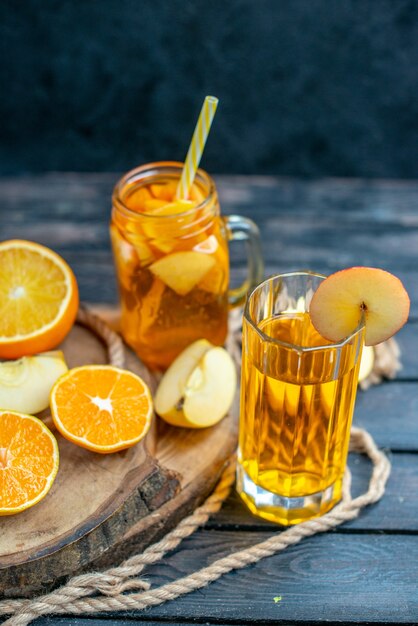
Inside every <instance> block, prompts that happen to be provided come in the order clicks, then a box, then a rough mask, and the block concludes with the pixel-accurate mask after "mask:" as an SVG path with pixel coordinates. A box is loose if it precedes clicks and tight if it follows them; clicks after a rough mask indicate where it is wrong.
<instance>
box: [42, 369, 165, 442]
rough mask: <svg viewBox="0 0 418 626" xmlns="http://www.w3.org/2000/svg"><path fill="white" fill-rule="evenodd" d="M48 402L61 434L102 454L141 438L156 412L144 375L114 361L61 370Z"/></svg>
mask: <svg viewBox="0 0 418 626" xmlns="http://www.w3.org/2000/svg"><path fill="white" fill-rule="evenodd" d="M50 406H51V414H52V419H53V421H54V424H55V426H56V427H57V429H58V430H59V432H60V433H61V435H62V436H63V437H65V438H66V439H69V440H70V441H72V442H73V443H75V444H77V445H79V446H81V447H82V448H87V449H88V450H92V451H93V452H100V453H102V454H106V453H108V452H117V451H119V450H124V449H125V448H129V447H131V446H133V445H135V444H136V443H138V441H140V440H141V439H142V438H143V437H144V436H145V435H146V433H147V432H148V429H149V427H150V424H151V419H152V414H153V405H152V399H151V393H150V390H149V388H148V386H147V385H146V384H145V383H144V381H143V380H142V379H141V378H140V377H139V376H137V375H136V374H133V373H132V372H129V371H127V370H122V369H119V368H117V367H113V366H111V365H84V366H82V367H75V368H73V369H72V370H70V371H69V372H68V373H67V374H65V375H64V376H61V378H60V379H59V380H58V381H57V382H56V384H55V385H54V387H53V388H52V390H51V397H50Z"/></svg>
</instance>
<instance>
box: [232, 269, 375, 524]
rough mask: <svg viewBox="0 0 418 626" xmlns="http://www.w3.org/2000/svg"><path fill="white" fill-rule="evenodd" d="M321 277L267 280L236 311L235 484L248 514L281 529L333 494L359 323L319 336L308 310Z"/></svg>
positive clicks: (318, 511) (344, 445)
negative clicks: (240, 315) (239, 344)
mask: <svg viewBox="0 0 418 626" xmlns="http://www.w3.org/2000/svg"><path fill="white" fill-rule="evenodd" d="M324 279H325V276H321V275H319V274H314V273H310V272H295V273H291V274H283V275H278V276H274V277H272V278H269V279H267V280H266V281H264V282H263V283H261V284H260V285H259V286H258V287H256V289H255V290H254V291H253V292H252V293H251V295H250V296H249V298H248V300H247V304H246V308H245V312H244V320H243V348H242V378H241V416H240V428H239V452H238V468H237V489H238V492H239V494H240V495H241V497H242V498H243V500H244V501H245V502H246V504H247V505H248V507H249V508H250V510H251V511H252V512H253V513H256V514H258V515H260V516H261V517H264V518H266V519H269V520H271V521H275V522H277V523H280V524H282V525H284V526H287V525H290V524H296V523H298V522H301V521H304V520H307V519H310V518H312V517H317V516H319V515H322V514H323V513H325V512H326V511H328V510H329V509H330V508H332V507H333V506H334V505H335V504H336V503H337V502H338V501H339V500H340V498H341V491H342V480H343V474H344V470H345V465H346V459H347V453H348V445H349V439H350V427H351V420H352V415H353V409H354V402H355V397H356V391H357V382H358V372H359V366H360V359H361V352H362V347H363V342H364V321H361V323H360V324H359V326H358V327H357V328H356V329H355V330H354V331H353V332H352V333H351V334H350V335H349V336H348V337H346V338H345V339H344V340H343V341H341V342H339V343H332V342H331V341H327V340H326V339H323V337H321V335H319V333H318V332H317V331H316V330H315V328H314V326H313V325H312V322H311V320H310V316H309V312H308V311H309V303H310V300H311V298H312V296H313V294H314V292H315V290H316V289H317V287H318V286H319V284H320V283H321V282H322V281H323V280H324Z"/></svg>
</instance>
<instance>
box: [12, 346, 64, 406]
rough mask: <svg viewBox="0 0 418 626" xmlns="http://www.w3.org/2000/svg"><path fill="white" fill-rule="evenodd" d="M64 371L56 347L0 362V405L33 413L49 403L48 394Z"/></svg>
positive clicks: (59, 352) (61, 358)
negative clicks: (50, 350) (53, 349)
mask: <svg viewBox="0 0 418 626" xmlns="http://www.w3.org/2000/svg"><path fill="white" fill-rule="evenodd" d="M67 370H68V368H67V364H66V363H65V359H64V355H63V353H62V352H61V351H60V350H56V351H53V352H44V353H42V354H37V355H36V356H24V357H22V358H21V359H18V360H16V361H5V362H3V363H0V407H1V408H2V409H7V410H9V411H17V412H18V413H28V414H31V415H33V414H34V413H39V412H40V411H43V410H44V409H46V408H47V407H48V405H49V393H50V391H51V389H52V387H53V385H54V384H55V382H56V381H57V380H58V378H59V377H60V376H62V374H65V372H66V371H67Z"/></svg>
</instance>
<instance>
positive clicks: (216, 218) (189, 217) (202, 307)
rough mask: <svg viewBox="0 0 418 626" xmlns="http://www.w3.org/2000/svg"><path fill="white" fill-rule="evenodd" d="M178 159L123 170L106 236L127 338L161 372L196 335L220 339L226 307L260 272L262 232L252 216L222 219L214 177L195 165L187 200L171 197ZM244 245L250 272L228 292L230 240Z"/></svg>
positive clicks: (238, 298) (178, 170) (218, 341)
mask: <svg viewBox="0 0 418 626" xmlns="http://www.w3.org/2000/svg"><path fill="white" fill-rule="evenodd" d="M182 167H183V164H182V163H176V162H159V163H150V164H148V165H143V166H141V167H137V168H136V169H133V170H131V171H130V172H128V173H127V174H125V175H124V176H123V177H122V178H121V179H120V181H119V182H118V183H117V184H116V186H115V188H114V191H113V198H112V200H113V208H112V220H111V225H110V235H111V240H112V247H113V253H114V259H115V265H116V273H117V278H118V284H119V292H120V300H121V306H122V319H121V329H122V334H123V336H124V338H125V340H126V342H127V343H128V344H129V345H130V346H131V347H132V348H133V349H134V350H135V352H136V353H137V354H138V356H139V357H140V358H141V359H142V361H143V362H144V363H145V364H146V365H147V366H148V367H150V368H151V369H154V370H164V369H166V368H167V367H168V366H169V365H170V363H171V362H172V361H173V360H174V358H175V357H176V356H177V355H178V354H179V353H180V352H181V351H182V350H183V349H184V348H185V347H186V346H188V345H189V344H190V343H192V342H193V341H195V340H196V339H200V338H206V339H208V340H209V341H210V342H211V343H213V344H215V345H222V344H223V343H224V341H225V338H226V334H227V322H228V308H229V306H230V305H232V306H234V305H237V304H241V303H243V301H244V299H245V296H246V294H247V292H248V290H249V289H250V288H252V287H253V286H254V285H256V284H257V283H258V282H259V281H260V280H262V278H263V271H264V268H263V261H262V256H261V246H260V237H259V232H258V229H257V227H256V225H255V224H254V222H252V221H251V220H249V219H246V218H244V217H240V216H236V215H231V216H229V217H221V215H220V206H219V200H218V195H217V192H216V187H215V183H214V182H213V180H212V178H211V177H210V176H209V175H208V174H207V173H206V172H204V171H203V170H200V169H199V170H198V171H197V173H196V176H195V180H194V184H193V186H192V188H191V190H190V194H189V198H190V200H189V201H188V202H182V201H180V202H179V201H176V200H175V199H174V196H175V190H176V187H177V183H178V180H179V178H180V175H181V171H182ZM233 239H239V240H244V241H245V242H247V244H248V246H247V249H248V273H247V274H248V276H247V279H246V280H245V281H244V283H243V284H242V285H241V286H240V287H238V288H237V289H233V290H229V254H228V241H230V240H233Z"/></svg>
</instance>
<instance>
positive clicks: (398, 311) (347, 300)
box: [309, 267, 409, 346]
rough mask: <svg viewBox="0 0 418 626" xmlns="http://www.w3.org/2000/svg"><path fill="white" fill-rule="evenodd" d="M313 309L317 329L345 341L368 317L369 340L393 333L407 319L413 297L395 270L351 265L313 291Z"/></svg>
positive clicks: (371, 342) (369, 343)
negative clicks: (393, 271)
mask: <svg viewBox="0 0 418 626" xmlns="http://www.w3.org/2000/svg"><path fill="white" fill-rule="evenodd" d="M309 313H310V316H311V320H312V323H313V325H314V326H315V328H316V330H317V331H318V332H319V334H320V335H322V337H324V338H325V339H328V340H329V341H334V342H338V341H342V340H343V339H344V338H345V337H347V336H348V335H350V333H352V332H353V331H354V330H355V328H356V327H357V326H358V324H359V323H360V320H361V318H362V316H363V315H364V319H365V326H366V332H365V344H366V346H374V345H376V344H378V343H381V342H382V341H386V339H389V337H392V335H394V334H395V333H396V332H397V331H398V330H399V329H400V328H401V327H402V326H403V325H404V324H405V322H406V320H407V319H408V314H409V297H408V294H407V292H406V290H405V287H404V286H403V284H402V283H401V281H400V280H399V278H397V277H396V276H394V275H393V274H390V273H389V272H386V271H385V270H382V269H378V268H374V267H350V268H348V269H345V270H341V271H339V272H335V274H331V276H328V278H326V279H325V280H324V281H323V282H322V283H321V284H320V285H319V287H318V289H317V290H316V292H315V293H314V295H313V298H312V301H311V304H310V308H309Z"/></svg>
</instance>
